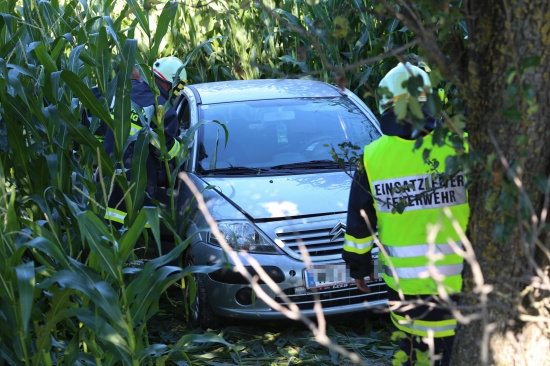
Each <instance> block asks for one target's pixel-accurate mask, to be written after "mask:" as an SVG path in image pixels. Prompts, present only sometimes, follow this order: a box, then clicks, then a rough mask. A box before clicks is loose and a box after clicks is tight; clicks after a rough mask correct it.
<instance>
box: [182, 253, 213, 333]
mask: <svg viewBox="0 0 550 366" xmlns="http://www.w3.org/2000/svg"><path fill="white" fill-rule="evenodd" d="M194 265H195V257H194V255H193V252H192V251H191V250H188V251H187V253H186V255H185V266H186V267H188V266H194ZM189 280H191V278H189V277H186V279H185V301H187V302H188V303H189V316H188V318H187V322H188V323H189V325H190V326H191V327H193V328H202V329H203V330H206V329H208V328H213V329H216V328H218V327H219V325H220V321H219V318H218V316H216V314H215V313H214V311H213V310H212V306H210V301H209V300H208V294H207V292H206V288H205V287H204V282H203V280H202V279H201V275H200V274H199V273H193V274H192V280H193V281H195V285H196V289H197V291H196V295H195V297H194V298H193V299H192V298H191V294H190V293H189V291H190V288H191V284H189V282H188V281H189Z"/></svg>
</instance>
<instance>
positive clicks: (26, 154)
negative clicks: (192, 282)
mask: <svg viewBox="0 0 550 366" xmlns="http://www.w3.org/2000/svg"><path fill="white" fill-rule="evenodd" d="M378 10H379V9H378V8H377V7H376V6H375V5H373V4H372V2H370V1H366V0H354V1H337V0H326V1H287V0H274V1H267V0H265V1H263V0H261V1H208V2H201V1H194V2H190V3H187V2H152V1H145V2H142V1H138V0H128V1H127V2H119V1H112V0H89V1H86V2H84V1H78V0H66V1H59V0H57V1H44V0H7V1H3V2H1V3H0V152H1V155H0V220H1V222H2V225H0V240H1V245H0V320H1V321H0V359H1V360H3V361H0V364H4V363H6V364H10V365H20V364H26V365H38V364H40V365H52V364H71V365H72V364H75V363H77V364H83V363H95V364H101V365H114V364H133V365H138V364H139V365H142V364H153V363H159V364H162V363H163V362H166V361H168V360H170V361H174V362H179V361H189V356H188V355H187V352H188V351H189V346H188V345H189V343H192V342H195V341H197V342H214V343H219V344H222V345H223V346H224V347H228V346H229V344H228V343H227V342H226V341H225V340H224V339H223V338H221V337H218V336H214V335H208V336H201V335H198V334H189V335H186V336H184V337H183V338H181V339H180V340H179V341H178V342H175V343H174V344H150V341H149V337H148V328H147V325H148V322H149V321H150V320H151V319H152V317H153V316H154V315H155V314H156V312H157V310H158V306H159V305H158V304H159V299H160V298H161V296H163V293H164V292H165V290H166V289H167V288H168V287H170V286H171V285H172V284H174V283H176V282H179V281H181V280H182V278H184V277H185V276H189V275H190V273H191V271H192V270H197V269H192V268H186V269H182V268H180V267H177V266H173V265H171V264H172V263H173V262H174V261H175V260H177V259H178V258H180V257H181V255H182V253H183V252H184V250H185V248H186V247H187V243H188V242H187V240H188V239H186V240H184V238H182V237H181V223H180V222H178V217H177V215H176V213H175V212H174V202H173V201H172V207H171V209H164V208H162V207H160V206H159V207H145V208H143V209H137V208H139V207H140V203H141V202H142V201H143V191H144V190H143V189H142V187H143V186H144V184H145V180H146V177H145V175H144V174H132V178H131V179H130V181H127V180H126V177H125V176H124V175H121V174H120V173H118V172H117V170H116V169H115V167H116V166H117V164H120V165H121V164H122V162H121V160H122V156H123V153H124V151H125V149H126V148H127V146H128V144H129V143H130V142H133V141H135V146H136V148H135V156H137V157H139V156H141V157H143V156H145V154H144V152H145V150H146V149H147V146H148V144H149V143H150V142H151V141H152V142H154V143H157V144H158V145H159V146H161V147H162V146H163V144H162V142H163V139H164V136H163V133H162V116H160V115H159V116H152V117H153V119H154V120H155V121H156V122H157V124H158V125H159V126H160V128H158V129H157V130H155V131H153V130H151V129H147V128H144V129H143V130H142V131H141V132H140V133H139V134H137V136H136V137H135V140H131V139H130V138H129V137H128V136H129V133H128V132H129V128H130V120H129V118H128V117H129V113H128V111H129V110H130V109H131V102H130V98H129V91H130V83H129V75H130V73H131V72H132V69H133V68H134V67H137V68H138V69H139V70H140V72H141V75H142V77H143V78H144V79H145V80H146V81H147V82H148V83H149V84H150V85H153V84H154V82H153V76H152V73H151V66H152V64H153V62H154V60H156V59H157V58H159V57H163V56H168V55H174V56H177V57H180V58H181V59H182V60H184V61H185V62H186V69H187V73H188V77H189V82H190V83H197V82H207V81H218V80H229V79H253V78H283V77H309V78H315V79H320V80H324V81H328V82H331V83H338V84H339V85H340V86H347V87H348V88H350V89H352V90H353V91H355V92H356V93H357V94H359V95H360V96H363V97H364V98H365V99H366V101H367V102H368V103H369V105H370V106H371V108H373V110H375V109H376V108H375V107H376V101H375V99H374V93H373V88H372V85H376V84H377V83H378V81H379V79H380V75H381V73H382V72H384V71H385V70H387V69H388V68H389V67H391V66H393V65H390V64H387V62H385V61H383V60H375V61H372V62H370V63H364V62H363V60H364V59H368V58H370V57H375V56H377V55H379V54H381V53H384V52H389V51H390V50H391V49H393V48H395V47H397V45H401V44H406V43H407V42H408V41H409V38H408V37H411V35H410V33H408V32H407V31H406V29H400V28H398V27H399V23H398V22H396V21H394V20H393V19H384V18H382V17H380V16H378ZM414 52H415V49H414V47H413V48H411V54H412V56H414ZM115 70H116V71H115ZM94 86H96V87H97V88H98V89H99V91H100V93H101V95H103V96H104V97H108V98H109V99H110V98H111V97H112V96H114V97H115V100H116V103H115V105H114V107H113V108H110V106H109V105H107V104H106V103H105V102H102V101H100V100H98V99H97V98H96V97H95V96H94V95H93V94H92V92H91V91H90V90H91V88H92V87H94ZM84 111H86V113H90V114H91V115H93V118H90V119H89V120H88V119H86V118H84V120H83V115H84V114H83V112H84ZM155 118H156V119H155ZM83 122H84V123H83ZM102 124H105V125H106V126H107V128H109V129H111V130H112V131H113V133H114V135H115V137H116V139H115V141H116V148H115V152H114V154H113V156H109V155H108V154H107V153H106V152H105V150H104V149H103V146H102V144H101V142H100V141H99V140H98V139H97V137H96V136H95V135H96V133H97V132H98V131H99V128H100V126H101V125H102ZM185 150H186V149H183V152H182V155H181V156H180V159H181V160H182V161H183V160H184V159H185ZM137 159H138V158H136V161H135V164H136V165H139V164H140V161H139V160H137ZM98 172H99V173H100V174H99V176H100V177H102V179H97V176H98V174H97V173H98ZM173 177H175V174H174V175H173ZM114 182H116V183H117V184H119V185H120V186H121V187H122V188H123V189H124V191H126V192H129V193H128V195H127V196H126V197H125V203H126V206H127V208H128V212H129V214H128V217H127V224H126V230H125V231H119V230H116V229H115V228H114V226H112V225H110V223H109V222H108V221H106V220H105V219H104V218H103V216H104V212H105V207H106V203H107V201H108V198H109V196H110V193H111V191H112V187H113V184H114ZM172 196H173V195H172ZM159 212H160V214H161V220H162V224H163V226H164V227H166V228H168V230H169V231H170V233H171V235H172V237H171V239H170V240H171V241H172V243H173V244H174V245H173V249H171V250H170V251H168V252H163V253H160V254H159V255H158V256H157V257H156V258H154V259H152V260H149V261H145V260H144V259H143V258H142V257H141V255H139V254H138V251H143V249H142V247H143V246H149V245H152V246H156V247H158V251H159V252H160V241H161V238H160V236H161V235H160V228H159V227H160V219H159ZM147 225H149V226H150V229H148V230H146V226H147ZM151 239H152V240H151ZM150 242H152V243H151V244H150Z"/></svg>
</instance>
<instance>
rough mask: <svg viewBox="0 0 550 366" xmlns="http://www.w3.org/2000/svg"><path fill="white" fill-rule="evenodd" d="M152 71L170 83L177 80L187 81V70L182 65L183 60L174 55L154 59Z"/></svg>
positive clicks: (173, 83) (174, 82)
mask: <svg viewBox="0 0 550 366" xmlns="http://www.w3.org/2000/svg"><path fill="white" fill-rule="evenodd" d="M178 71H179V77H178ZM153 72H154V73H155V76H157V77H158V78H160V79H161V80H163V81H167V82H169V83H170V84H172V85H175V84H176V83H177V82H178V81H183V82H187V72H186V71H185V68H184V67H183V62H182V61H181V60H180V59H179V58H177V57H174V56H169V57H163V58H159V59H158V60H156V61H155V63H154V64H153ZM176 79H178V80H176Z"/></svg>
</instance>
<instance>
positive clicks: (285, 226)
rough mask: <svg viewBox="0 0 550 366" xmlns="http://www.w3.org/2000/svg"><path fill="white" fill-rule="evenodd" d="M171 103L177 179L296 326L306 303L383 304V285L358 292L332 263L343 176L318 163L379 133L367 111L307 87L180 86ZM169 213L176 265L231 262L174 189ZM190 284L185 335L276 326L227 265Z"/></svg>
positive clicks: (191, 204) (330, 306) (331, 91)
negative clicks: (184, 180) (236, 322)
mask: <svg viewBox="0 0 550 366" xmlns="http://www.w3.org/2000/svg"><path fill="white" fill-rule="evenodd" d="M181 98H182V100H181V103H180V104H179V111H180V113H182V114H183V121H184V124H185V126H186V127H187V128H193V127H194V126H195V127H198V128H197V131H196V132H195V135H194V143H193V145H192V149H191V151H190V155H189V159H188V161H187V162H186V164H185V168H184V170H185V172H186V173H187V175H188V177H189V178H190V180H191V181H192V182H193V184H194V185H195V186H196V187H197V189H198V190H199V191H201V192H202V195H203V197H204V200H205V202H206V205H207V207H208V210H209V212H210V214H211V215H212V217H213V218H214V220H215V221H216V222H217V225H218V228H219V229H220V231H221V232H222V234H223V235H224V236H225V239H226V240H227V242H228V243H229V244H230V245H231V246H232V247H233V248H235V249H236V250H237V251H246V252H247V253H248V254H249V255H250V256H251V257H253V258H254V259H255V260H256V261H257V262H258V263H259V264H261V266H262V267H263V269H264V270H265V271H266V272H267V273H268V274H269V276H270V277H271V278H272V279H273V280H274V281H275V282H276V283H277V284H278V286H279V287H280V288H281V290H282V292H283V293H284V294H286V295H287V296H288V298H289V299H290V300H291V301H292V302H294V303H295V304H297V305H298V307H299V308H300V310H301V311H302V312H303V313H304V314H305V315H307V316H313V315H314V310H313V305H314V302H315V298H317V299H318V301H320V302H321V304H322V307H323V311H324V313H325V314H326V315H331V314H344V313H350V312H356V311H362V310H365V304H364V302H365V301H368V302H369V304H370V305H373V306H375V305H381V304H384V303H385V302H386V301H387V300H386V287H385V285H384V283H383V282H382V281H381V280H377V281H375V282H373V283H370V284H369V286H370V288H371V290H372V292H371V293H370V294H364V293H361V292H359V291H358V290H357V288H356V287H355V285H354V284H353V280H352V279H351V278H350V277H349V275H348V274H347V272H346V268H345V264H344V263H343V261H342V258H341V251H342V245H343V240H344V232H345V223H346V210H347V204H348V195H349V188H350V183H351V174H352V170H353V166H346V167H342V166H339V165H338V164H336V163H335V162H334V159H333V156H332V155H331V153H330V151H331V148H334V149H335V151H337V152H338V151H340V148H339V146H341V144H342V143H352V144H355V145H357V146H359V147H361V149H362V147H363V146H364V145H365V144H367V143H369V142H371V141H373V140H375V139H377V138H378V137H379V136H380V135H381V132H380V129H379V125H378V122H377V120H376V118H375V117H374V115H373V114H372V112H371V111H370V110H369V108H368V107H367V106H366V105H365V104H364V103H363V102H362V101H361V100H360V99H359V98H358V97H357V96H356V95H355V94H353V93H352V92H350V91H349V90H342V89H339V88H337V87H335V86H332V85H329V84H326V83H323V82H319V81H312V80H289V79H287V80H249V81H226V82H215V83H205V84H197V85H189V86H186V87H185V88H184V90H183V93H182V96H181ZM226 131H227V135H226ZM226 137H227V138H226ZM358 153H361V150H359V151H358ZM178 207H180V208H181V209H180V215H181V219H182V221H183V222H185V223H186V226H185V227H186V229H185V230H186V236H187V237H192V242H191V244H190V247H189V249H188V251H187V253H186V264H187V265H199V266H204V265H208V266H214V265H216V264H219V263H226V262H231V260H230V259H229V257H228V256H227V255H226V253H224V251H223V249H222V248H221V246H220V243H219V242H218V239H216V238H215V237H214V235H213V234H212V233H211V232H210V230H209V226H208V224H207V221H206V219H205V216H204V214H203V213H202V212H201V211H200V210H198V209H197V206H196V204H195V198H194V196H193V194H192V193H191V191H190V190H189V189H187V187H186V186H185V185H184V184H181V187H180V189H179V192H178ZM304 248H305V249H304ZM305 250H307V253H305ZM241 257H243V261H244V262H245V263H246V260H245V259H244V256H243V255H241ZM374 257H376V255H374ZM375 262H376V259H375ZM247 268H248V269H249V272H250V273H254V271H253V270H252V267H251V266H247ZM195 282H196V285H197V296H196V297H195V301H194V302H193V304H192V315H193V322H194V324H195V325H200V326H202V327H205V328H206V327H211V326H215V325H216V324H217V319H218V318H219V317H231V318H239V319H271V320H276V319H280V318H284V317H285V316H284V315H283V314H282V313H281V312H279V311H276V310H274V309H272V308H271V307H270V306H268V305H267V304H266V303H264V302H263V301H262V300H260V299H258V298H256V297H255V295H254V293H253V291H252V289H251V286H250V285H249V284H248V282H247V281H246V280H245V279H244V278H243V277H242V276H241V275H240V274H238V273H236V272H234V271H233V270H232V269H231V268H230V266H226V267H224V268H218V269H216V270H215V271H213V272H211V273H208V274H206V273H197V274H196V275H195ZM262 286H263V287H264V289H265V291H266V292H267V293H268V294H270V296H271V297H272V298H273V299H274V300H275V301H277V302H279V303H284V300H283V299H282V298H281V296H280V294H277V292H276V291H273V290H272V289H270V288H269V287H268V286H267V285H265V284H264V285H262Z"/></svg>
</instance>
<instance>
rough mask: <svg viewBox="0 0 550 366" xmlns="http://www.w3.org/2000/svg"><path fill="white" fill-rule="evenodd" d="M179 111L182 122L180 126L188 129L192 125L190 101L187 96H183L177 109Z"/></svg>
mask: <svg viewBox="0 0 550 366" xmlns="http://www.w3.org/2000/svg"><path fill="white" fill-rule="evenodd" d="M176 111H177V113H178V120H179V122H180V127H181V128H182V129H183V130H187V129H188V128H189V127H190V125H191V110H190V108H189V101H188V100H187V98H182V100H181V103H179V105H178V106H177V109H176Z"/></svg>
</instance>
